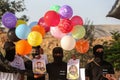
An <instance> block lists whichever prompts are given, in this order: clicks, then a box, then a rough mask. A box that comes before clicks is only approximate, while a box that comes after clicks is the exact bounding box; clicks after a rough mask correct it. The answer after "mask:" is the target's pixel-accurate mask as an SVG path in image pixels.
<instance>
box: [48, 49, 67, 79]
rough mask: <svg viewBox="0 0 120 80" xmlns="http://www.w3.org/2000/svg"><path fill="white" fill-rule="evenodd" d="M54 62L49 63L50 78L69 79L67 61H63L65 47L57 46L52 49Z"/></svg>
mask: <svg viewBox="0 0 120 80" xmlns="http://www.w3.org/2000/svg"><path fill="white" fill-rule="evenodd" d="M52 53H53V58H54V62H52V63H48V64H47V73H48V75H49V80H67V79H66V74H67V63H66V62H63V61H62V59H63V49H62V48H61V47H55V48H54V49H53V51H52Z"/></svg>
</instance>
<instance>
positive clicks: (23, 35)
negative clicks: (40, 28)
mask: <svg viewBox="0 0 120 80" xmlns="http://www.w3.org/2000/svg"><path fill="white" fill-rule="evenodd" d="M30 31H31V29H30V28H29V27H28V26H27V25H26V24H21V25H19V26H17V28H16V29H15V34H16V36H17V37H18V38H20V39H27V37H28V34H29V33H30Z"/></svg>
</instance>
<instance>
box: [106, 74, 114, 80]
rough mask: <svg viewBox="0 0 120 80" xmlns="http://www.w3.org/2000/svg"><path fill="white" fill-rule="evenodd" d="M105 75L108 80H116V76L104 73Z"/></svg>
mask: <svg viewBox="0 0 120 80" xmlns="http://www.w3.org/2000/svg"><path fill="white" fill-rule="evenodd" d="M105 77H106V78H107V79H108V80H116V78H115V77H114V76H113V75H112V74H106V75H105Z"/></svg>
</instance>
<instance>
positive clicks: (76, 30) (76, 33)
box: [71, 25, 86, 39]
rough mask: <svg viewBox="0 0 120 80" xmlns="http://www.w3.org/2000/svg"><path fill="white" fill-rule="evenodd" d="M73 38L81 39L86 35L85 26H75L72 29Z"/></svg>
mask: <svg viewBox="0 0 120 80" xmlns="http://www.w3.org/2000/svg"><path fill="white" fill-rule="evenodd" d="M71 33H72V36H73V38H75V39H81V38H83V37H84V36H85V33H86V30H85V28H84V26H81V25H76V26H74V27H73V30H72V31H71Z"/></svg>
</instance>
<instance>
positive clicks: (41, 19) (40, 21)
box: [38, 17, 50, 33]
mask: <svg viewBox="0 0 120 80" xmlns="http://www.w3.org/2000/svg"><path fill="white" fill-rule="evenodd" d="M38 25H40V26H43V27H44V28H45V32H46V33H47V32H49V31H50V26H48V25H47V24H46V23H45V21H44V18H43V17H41V18H40V19H39V22H38Z"/></svg>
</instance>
